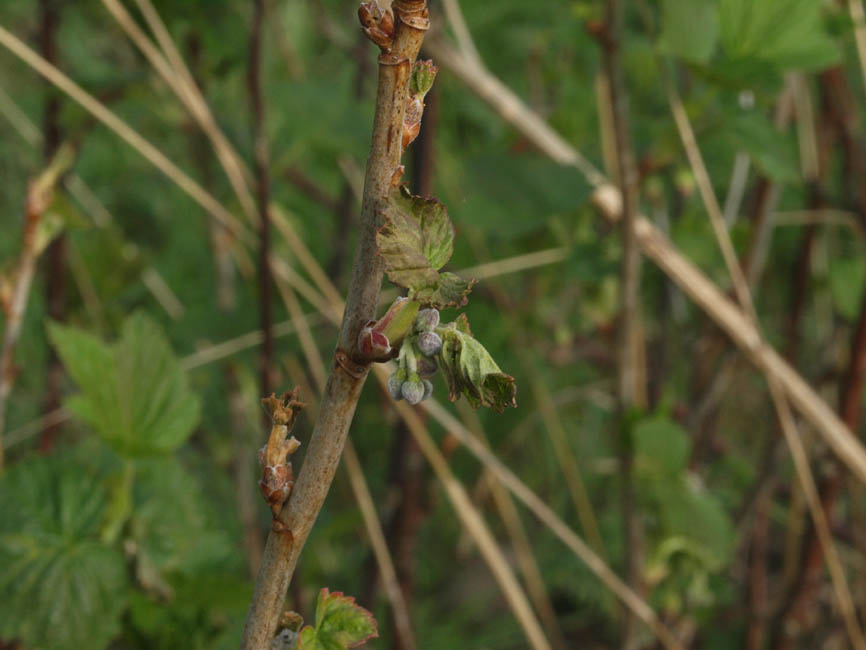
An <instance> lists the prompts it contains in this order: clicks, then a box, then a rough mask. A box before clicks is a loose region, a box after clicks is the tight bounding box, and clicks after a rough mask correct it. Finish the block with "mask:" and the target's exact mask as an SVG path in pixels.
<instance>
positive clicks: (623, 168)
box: [597, 0, 646, 647]
mask: <svg viewBox="0 0 866 650" xmlns="http://www.w3.org/2000/svg"><path fill="white" fill-rule="evenodd" d="M624 12H625V7H624V3H623V2H622V1H620V0H607V3H606V6H605V23H604V25H603V26H602V27H601V31H600V32H599V33H598V34H597V36H598V41H599V45H600V46H601V50H602V66H603V69H604V74H605V76H606V77H607V84H603V85H602V87H605V86H606V87H607V89H608V92H609V93H610V102H609V104H610V117H611V119H610V120H608V122H609V124H610V126H611V128H612V130H613V141H614V145H615V147H614V148H615V152H616V170H617V180H618V183H617V184H618V186H619V190H620V196H621V197H622V217H621V220H620V233H621V237H622V250H623V252H622V261H621V262H620V309H619V325H618V332H617V338H618V343H619V345H618V347H619V359H618V361H619V363H618V365H619V376H618V393H619V410H620V425H619V431H618V436H617V438H618V455H619V468H620V479H621V484H620V500H621V506H622V526H623V533H624V560H625V573H626V576H627V577H628V583H629V586H630V587H631V588H632V589H634V590H635V591H636V592H638V593H640V592H641V591H642V587H641V583H642V582H643V581H642V567H643V542H642V538H643V531H642V528H641V525H640V516H639V514H638V513H637V512H636V511H635V493H634V479H633V472H632V465H633V460H634V459H633V455H632V453H631V447H632V444H631V434H630V432H629V430H628V426H629V425H628V424H627V421H628V418H627V414H628V412H629V411H631V410H632V409H635V408H643V407H645V406H646V398H645V395H646V377H645V376H644V375H645V373H644V372H642V370H643V368H642V364H641V361H642V359H643V355H642V354H641V351H640V345H641V341H640V329H641V326H640V296H639V291H640V250H639V249H638V247H637V242H636V240H635V232H634V221H635V219H636V218H637V210H638V188H637V168H636V167H635V157H634V151H633V149H632V143H631V133H630V127H629V121H628V98H627V95H626V89H625V81H624V78H623V71H622V54H621V40H622V36H623V20H624ZM604 103H607V102H604ZM635 632H636V627H635V617H634V616H633V615H632V614H631V612H629V611H628V610H626V611H625V619H624V622H623V647H630V646H631V645H632V644H633V642H634V638H633V637H634V634H635Z"/></svg>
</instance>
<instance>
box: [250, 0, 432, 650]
mask: <svg viewBox="0 0 866 650" xmlns="http://www.w3.org/2000/svg"><path fill="white" fill-rule="evenodd" d="M392 8H393V11H394V16H395V23H396V24H395V31H394V42H393V45H392V46H391V48H390V51H389V52H385V53H383V54H382V55H381V56H380V57H379V84H378V90H377V94H376V112H375V116H374V118H373V140H372V144H371V147H370V157H369V159H368V160H367V173H366V177H365V179H364V197H363V201H362V204H361V223H360V232H359V234H358V248H357V252H356V254H355V263H354V267H353V270H352V280H351V283H350V285H349V292H348V297H347V301H346V309H345V312H344V313H343V323H342V327H341V330H340V339H339V343H338V345H337V351H336V355H335V361H334V365H333V368H332V370H331V374H330V376H329V377H328V383H327V385H326V386H325V392H324V395H323V397H322V402H321V407H320V409H319V417H318V419H317V421H316V425H315V427H314V429H313V434H312V437H311V438H310V443H309V448H308V450H307V455H306V458H305V460H304V464H303V467H302V468H301V472H300V475H299V476H298V480H297V482H296V483H295V485H294V488H293V491H292V495H291V497H290V498H289V501H288V502H287V503H286V505H285V507H284V508H283V509H282V511H281V512H280V515H279V525H278V526H275V527H274V528H275V529H274V530H272V531H271V533H270V534H269V535H268V541H267V546H266V547H265V554H264V558H263V559H262V565H261V568H260V570H259V575H258V578H257V580H256V587H255V592H254V594H253V599H252V603H251V605H250V609H249V612H248V614H247V621H246V626H245V628H244V635H243V639H242V642H241V648H242V650H267V649H268V648H270V645H271V639H272V638H273V635H274V632H275V631H276V626H277V621H278V619H279V617H280V615H281V614H282V610H283V601H284V599H285V596H286V591H287V589H288V587H289V583H290V582H291V579H292V573H293V572H294V569H295V566H296V564H297V561H298V556H299V555H300V552H301V549H302V548H303V545H304V542H305V541H306V539H307V536H308V535H309V533H310V530H311V529H312V527H313V523H314V522H315V520H316V517H317V516H318V514H319V511H320V510H321V508H322V504H323V503H324V501H325V497H326V496H327V494H328V489H329V488H330V485H331V481H332V480H333V478H334V473H335V471H336V469H337V465H338V463H339V461H340V455H341V453H342V451H343V446H344V444H345V442H346V436H347V434H348V431H349V425H350V424H351V422H352V417H353V416H354V413H355V406H356V405H357V403H358V397H359V396H360V394H361V388H362V387H363V385H364V380H365V379H366V377H367V372H368V370H369V366H368V365H367V364H366V363H364V362H363V361H360V362H359V361H358V360H357V356H358V355H357V354H356V344H355V342H356V341H357V339H358V333H359V332H360V330H361V328H362V327H363V326H364V325H365V324H366V323H367V321H370V320H373V319H374V318H375V309H376V305H377V302H378V298H379V287H380V285H381V282H382V263H381V258H379V257H378V256H377V254H376V239H375V237H376V230H377V228H378V227H379V225H380V224H381V222H382V216H383V213H384V209H385V207H386V205H387V201H388V196H389V195H390V192H391V184H392V181H393V179H394V176H395V173H398V170H399V167H400V156H401V153H402V133H403V117H404V112H405V107H406V95H407V92H408V82H409V73H410V70H411V67H412V63H413V62H414V60H415V58H416V57H417V55H418V50H419V49H420V48H421V42H422V41H423V39H424V33H425V31H426V28H427V16H426V14H427V3H426V0H396V1H395V2H394V4H393V7H392ZM277 528H279V531H277V530H276V529H277Z"/></svg>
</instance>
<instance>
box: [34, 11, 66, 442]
mask: <svg viewBox="0 0 866 650" xmlns="http://www.w3.org/2000/svg"><path fill="white" fill-rule="evenodd" d="M59 5H60V3H59V2H58V1H57V0H39V51H40V52H41V54H42V56H43V57H45V60H46V61H49V62H50V63H51V64H52V65H57V59H58V55H57V29H58V25H59V22H60V15H59V8H60V7H59ZM59 116H60V96H59V94H58V93H57V91H56V90H55V89H54V88H53V87H52V86H51V85H50V84H46V89H45V105H44V108H43V112H42V158H43V162H44V163H45V164H46V165H47V164H48V163H49V162H50V160H51V158H52V157H53V156H54V154H55V153H56V152H57V148H58V147H59V146H60V139H61V133H60V124H59ZM47 258H48V268H47V273H46V277H45V300H46V302H47V303H48V305H47V306H48V316H49V318H51V319H52V320H55V321H59V320H62V319H63V315H64V311H65V305H66V273H65V272H64V267H65V266H66V236H65V235H63V234H61V235H60V236H59V237H58V238H57V239H56V240H54V241H53V242H52V243H51V246H49V248H48V252H47ZM62 380H63V366H62V365H61V363H60V359H58V357H57V353H56V352H54V350H53V349H52V350H50V352H49V357H48V372H47V377H46V387H45V402H44V406H43V409H42V412H43V413H51V412H52V411H55V410H57V409H58V408H60V385H61V382H62ZM59 431H60V426H59V425H55V426H50V427H47V428H46V429H45V430H44V431H43V432H42V435H41V437H40V440H39V449H40V450H41V451H42V452H48V451H50V450H51V449H52V448H53V447H54V443H55V441H56V440H57V434H58V433H59Z"/></svg>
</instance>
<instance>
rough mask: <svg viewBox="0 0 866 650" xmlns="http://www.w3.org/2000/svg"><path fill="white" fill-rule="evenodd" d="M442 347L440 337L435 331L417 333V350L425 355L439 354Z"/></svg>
mask: <svg viewBox="0 0 866 650" xmlns="http://www.w3.org/2000/svg"><path fill="white" fill-rule="evenodd" d="M441 349H442V339H441V338H440V337H439V335H438V334H437V333H436V332H421V333H420V334H419V335H418V350H419V351H420V352H421V354H423V355H424V356H425V357H432V356H435V355H437V354H439V350H441Z"/></svg>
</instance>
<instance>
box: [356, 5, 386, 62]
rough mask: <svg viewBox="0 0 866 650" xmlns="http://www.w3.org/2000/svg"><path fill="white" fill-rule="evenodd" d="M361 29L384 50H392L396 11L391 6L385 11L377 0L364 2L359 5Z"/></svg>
mask: <svg viewBox="0 0 866 650" xmlns="http://www.w3.org/2000/svg"><path fill="white" fill-rule="evenodd" d="M358 20H360V21H361V29H363V30H364V33H365V34H366V35H367V38H369V39H370V40H371V41H373V42H374V43H375V44H376V45H378V46H379V48H380V49H381V50H382V51H383V52H390V51H391V46H392V45H393V44H394V12H393V11H392V10H391V8H390V7H388V9H386V10H385V12H384V13H383V12H382V10H381V9H379V3H378V2H376V0H370V2H362V3H361V6H360V7H358Z"/></svg>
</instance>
